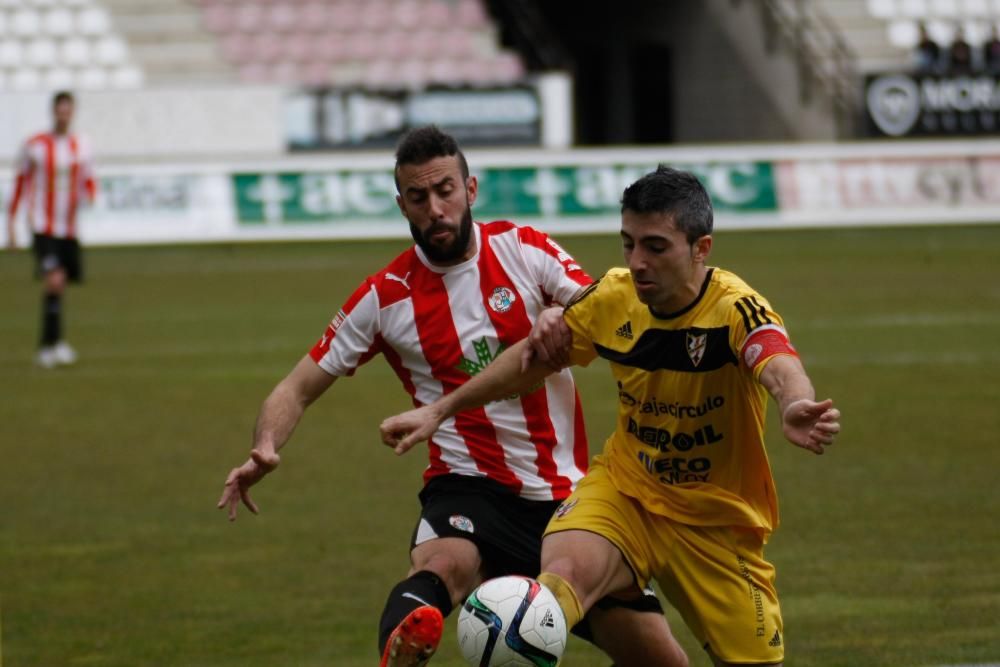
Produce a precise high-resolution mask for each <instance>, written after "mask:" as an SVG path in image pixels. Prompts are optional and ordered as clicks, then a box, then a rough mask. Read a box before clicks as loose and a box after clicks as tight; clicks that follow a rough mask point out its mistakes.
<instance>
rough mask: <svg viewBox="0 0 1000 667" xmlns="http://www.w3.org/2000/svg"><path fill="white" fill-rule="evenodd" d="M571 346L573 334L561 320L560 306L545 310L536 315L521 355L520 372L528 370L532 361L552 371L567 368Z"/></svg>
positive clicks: (564, 321)
mask: <svg viewBox="0 0 1000 667" xmlns="http://www.w3.org/2000/svg"><path fill="white" fill-rule="evenodd" d="M572 344H573V334H572V332H571V331H570V330H569V327H568V326H567V325H566V320H564V319H563V308H562V306H554V307H552V308H546V309H545V310H543V311H542V312H541V313H539V314H538V319H536V320H535V324H534V326H532V327H531V333H529V334H528V345H527V346H525V348H524V352H523V353H522V354H521V372H524V371H526V370H528V366H530V365H531V360H532V359H538V361H540V362H542V363H544V364H545V365H546V366H548V367H549V368H551V369H552V370H554V371H561V370H562V369H564V368H566V367H567V366H569V351H570V347H571V346H572Z"/></svg>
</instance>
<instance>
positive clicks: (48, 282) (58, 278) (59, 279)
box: [45, 269, 66, 296]
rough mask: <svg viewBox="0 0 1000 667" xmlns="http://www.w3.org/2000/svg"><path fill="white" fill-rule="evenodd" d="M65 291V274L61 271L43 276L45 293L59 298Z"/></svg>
mask: <svg viewBox="0 0 1000 667" xmlns="http://www.w3.org/2000/svg"><path fill="white" fill-rule="evenodd" d="M65 289H66V272H65V271H63V270H61V269H56V270H54V271H49V272H48V273H46V274H45V292H46V294H53V295H56V296H59V295H61V294H62V293H63V290H65Z"/></svg>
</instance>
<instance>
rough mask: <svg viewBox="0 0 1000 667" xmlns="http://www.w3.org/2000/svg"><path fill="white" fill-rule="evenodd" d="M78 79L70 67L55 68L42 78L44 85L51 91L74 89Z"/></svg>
mask: <svg viewBox="0 0 1000 667" xmlns="http://www.w3.org/2000/svg"><path fill="white" fill-rule="evenodd" d="M75 83H76V77H75V76H74V74H73V70H71V69H69V68H68V67H53V68H52V69H49V70H47V71H46V72H45V73H44V75H43V76H42V84H43V85H44V86H45V87H46V88H48V89H49V90H64V89H70V88H73V86H74V84H75Z"/></svg>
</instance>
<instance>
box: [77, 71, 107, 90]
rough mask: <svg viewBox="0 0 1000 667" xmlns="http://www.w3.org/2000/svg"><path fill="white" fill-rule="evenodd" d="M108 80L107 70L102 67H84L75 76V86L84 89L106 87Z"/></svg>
mask: <svg viewBox="0 0 1000 667" xmlns="http://www.w3.org/2000/svg"><path fill="white" fill-rule="evenodd" d="M108 82H109V81H108V71H107V70H106V69H104V68H103V67H86V68H84V69H82V70H80V74H79V75H78V77H77V86H79V87H80V88H82V89H84V90H100V89H102V88H107V87H108Z"/></svg>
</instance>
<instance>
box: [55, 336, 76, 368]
mask: <svg viewBox="0 0 1000 667" xmlns="http://www.w3.org/2000/svg"><path fill="white" fill-rule="evenodd" d="M53 352H54V354H55V359H56V363H57V364H59V365H61V366H71V365H73V364H75V363H76V350H74V349H73V348H72V346H70V344H69V343H67V342H66V341H64V340H61V341H59V342H58V343H56V346H55V347H54V348H53Z"/></svg>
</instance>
